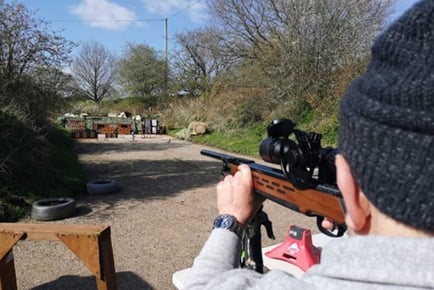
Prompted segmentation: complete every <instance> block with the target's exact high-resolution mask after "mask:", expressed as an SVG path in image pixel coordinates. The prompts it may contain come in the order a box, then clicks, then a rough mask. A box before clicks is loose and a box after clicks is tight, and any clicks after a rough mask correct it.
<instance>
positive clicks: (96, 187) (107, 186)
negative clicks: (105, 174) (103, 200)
mask: <svg viewBox="0 0 434 290" xmlns="http://www.w3.org/2000/svg"><path fill="white" fill-rule="evenodd" d="M119 189H120V186H119V183H118V182H117V181H115V180H94V181H90V182H88V183H87V192H88V193H89V194H110V193H114V192H116V191H118V190H119Z"/></svg>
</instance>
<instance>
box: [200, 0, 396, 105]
mask: <svg viewBox="0 0 434 290" xmlns="http://www.w3.org/2000/svg"><path fill="white" fill-rule="evenodd" d="M207 3H208V6H209V9H210V13H211V14H212V15H213V16H214V19H215V22H216V23H217V25H219V27H220V28H221V29H222V30H223V31H224V33H223V35H224V40H225V41H224V42H222V43H223V45H222V50H223V51H226V52H227V53H229V54H231V55H233V56H235V57H238V58H240V59H243V60H246V59H250V60H251V61H249V65H255V64H256V65H257V66H258V67H259V68H260V70H256V71H257V72H259V73H260V74H259V75H251V76H250V77H251V78H253V79H254V78H260V79H264V80H265V81H263V82H259V83H264V82H265V83H268V84H269V87H268V88H269V89H271V90H272V91H273V97H274V100H276V101H278V103H280V104H282V103H283V102H288V101H289V102H291V101H292V100H294V99H296V98H302V99H303V98H306V96H311V95H316V96H318V97H319V98H322V97H324V96H329V95H331V94H332V92H331V91H330V90H331V89H332V87H333V84H334V78H336V72H338V71H339V70H340V69H342V68H344V67H345V66H349V65H351V64H352V63H354V62H355V61H357V60H360V59H363V58H364V57H366V55H368V52H369V47H370V45H371V43H372V40H373V38H374V37H375V36H376V35H377V34H378V32H379V31H381V30H382V28H383V27H384V24H385V23H386V19H387V15H388V12H389V10H390V8H391V5H392V4H393V0H373V1H357V0H263V1H258V0H221V1H213V0H209V1H208V2H207ZM289 98H290V99H291V100H288V99H289Z"/></svg>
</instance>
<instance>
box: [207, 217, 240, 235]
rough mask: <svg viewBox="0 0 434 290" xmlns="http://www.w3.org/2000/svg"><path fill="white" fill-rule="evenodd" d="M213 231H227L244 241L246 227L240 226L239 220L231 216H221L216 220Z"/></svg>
mask: <svg viewBox="0 0 434 290" xmlns="http://www.w3.org/2000/svg"><path fill="white" fill-rule="evenodd" d="M213 229H225V230H228V231H231V232H233V233H235V234H237V236H238V237H239V238H240V239H243V236H244V226H243V225H242V224H240V223H239V222H238V221H237V219H236V218H235V217H234V216H233V215H230V214H221V215H218V216H217V217H216V218H215V220H214V226H213Z"/></svg>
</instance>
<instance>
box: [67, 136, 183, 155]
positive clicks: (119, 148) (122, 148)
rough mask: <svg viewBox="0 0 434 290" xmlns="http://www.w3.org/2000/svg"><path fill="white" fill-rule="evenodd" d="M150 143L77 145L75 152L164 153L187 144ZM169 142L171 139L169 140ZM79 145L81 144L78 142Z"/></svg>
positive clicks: (153, 141) (90, 143) (88, 143)
mask: <svg viewBox="0 0 434 290" xmlns="http://www.w3.org/2000/svg"><path fill="white" fill-rule="evenodd" d="M150 140H151V141H150V142H132V141H130V142H119V143H115V142H94V143H92V142H86V143H82V144H76V146H74V151H75V152H76V153H78V154H81V153H86V154H92V153H96V152H98V153H99V154H104V153H110V152H117V153H122V152H129V151H140V150H146V151H164V150H169V149H175V148H180V147H185V144H182V143H174V142H159V141H155V140H152V139H150ZM168 140H169V139H168ZM78 143H79V142H78Z"/></svg>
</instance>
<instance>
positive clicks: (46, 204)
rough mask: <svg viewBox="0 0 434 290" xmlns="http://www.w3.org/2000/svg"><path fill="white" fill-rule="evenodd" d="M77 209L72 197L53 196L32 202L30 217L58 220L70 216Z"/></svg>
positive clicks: (41, 219) (40, 219) (42, 219)
mask: <svg viewBox="0 0 434 290" xmlns="http://www.w3.org/2000/svg"><path fill="white" fill-rule="evenodd" d="M76 209H77V204H76V202H75V199H74V198H72V197H55V198H45V199H41V200H37V201H35V202H34V203H33V204H32V218H34V219H35V220H38V221H51V220H59V219H64V218H67V217H70V216H72V215H73V214H74V213H75V211H76Z"/></svg>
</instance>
